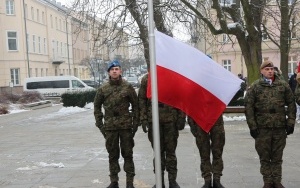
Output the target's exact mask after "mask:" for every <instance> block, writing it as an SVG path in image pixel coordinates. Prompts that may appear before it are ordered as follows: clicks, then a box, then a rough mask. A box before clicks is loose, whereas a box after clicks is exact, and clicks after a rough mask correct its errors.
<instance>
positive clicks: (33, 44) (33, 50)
mask: <svg viewBox="0 0 300 188" xmlns="http://www.w3.org/2000/svg"><path fill="white" fill-rule="evenodd" d="M32 52H35V35H32Z"/></svg>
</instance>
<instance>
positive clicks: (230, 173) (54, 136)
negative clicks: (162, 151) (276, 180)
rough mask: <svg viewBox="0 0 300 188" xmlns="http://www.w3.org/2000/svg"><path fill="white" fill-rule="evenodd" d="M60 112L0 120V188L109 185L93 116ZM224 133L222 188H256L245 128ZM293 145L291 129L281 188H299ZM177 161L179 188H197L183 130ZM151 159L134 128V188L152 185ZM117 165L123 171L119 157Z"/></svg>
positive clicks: (194, 161) (299, 155) (196, 168)
mask: <svg viewBox="0 0 300 188" xmlns="http://www.w3.org/2000/svg"><path fill="white" fill-rule="evenodd" d="M61 108H62V106H60V105H58V106H53V107H48V108H44V109H39V110H33V111H28V112H23V113H19V114H12V115H4V116H0V187H1V188H31V187H32V188H70V187H76V188H83V187H92V188H94V187H95V188H96V187H97V188H105V187H106V186H107V185H108V184H109V176H108V174H109V172H108V154H107V152H106V149H105V143H104V138H103V137H102V135H101V134H100V132H99V130H98V129H97V128H96V127H95V125H94V117H93V110H87V111H84V112H78V113H73V114H72V113H71V114H69V115H61V114H60V113H58V111H59V110H60V109H61ZM225 129H226V145H225V148H224V154H223V158H224V175H223V177H222V182H223V184H224V186H225V187H227V188H259V187H262V184H263V182H262V177H261V175H260V173H259V166H260V165H259V159H258V156H257V153H256V151H255V149H254V140H253V139H252V138H251V137H250V135H249V130H248V127H247V124H246V122H245V121H227V122H225ZM299 143H300V137H299V124H297V125H296V129H295V132H294V134H293V135H291V136H289V137H288V139H287V147H286V149H285V151H284V159H283V160H284V161H283V184H284V185H285V186H286V187H287V188H299V187H300V178H299V177H300V161H299V159H300V150H299V149H298V148H299ZM177 156H178V183H179V185H180V186H181V187H182V188H197V187H201V186H202V184H203V179H202V178H201V172H200V157H199V152H198V149H197V147H196V144H195V141H194V138H193V136H192V134H191V133H190V130H189V127H188V126H186V127H185V129H184V130H183V131H180V136H179V143H178V148H177ZM152 158H153V153H152V148H151V145H150V142H149V141H148V137H147V134H145V133H143V132H142V129H141V128H140V129H139V130H138V132H137V134H136V137H135V147H134V161H135V167H136V177H135V182H134V184H135V187H136V188H150V187H152V186H153V184H154V183H155V176H154V174H153V167H152ZM120 162H121V168H123V164H124V163H123V159H122V157H121V158H120ZM119 176H120V187H121V188H125V185H126V183H125V181H126V180H125V173H124V172H123V169H122V171H121V173H120V174H119ZM166 178H167V176H166V177H165V179H166ZM166 182H168V181H166ZM167 187H168V183H167Z"/></svg>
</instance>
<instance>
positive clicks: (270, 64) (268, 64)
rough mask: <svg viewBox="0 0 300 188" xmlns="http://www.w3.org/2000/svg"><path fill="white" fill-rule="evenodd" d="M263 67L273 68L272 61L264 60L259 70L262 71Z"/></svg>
mask: <svg viewBox="0 0 300 188" xmlns="http://www.w3.org/2000/svg"><path fill="white" fill-rule="evenodd" d="M265 67H274V64H273V63H272V61H269V60H266V61H264V62H263V63H262V64H261V65H260V69H263V68H265Z"/></svg>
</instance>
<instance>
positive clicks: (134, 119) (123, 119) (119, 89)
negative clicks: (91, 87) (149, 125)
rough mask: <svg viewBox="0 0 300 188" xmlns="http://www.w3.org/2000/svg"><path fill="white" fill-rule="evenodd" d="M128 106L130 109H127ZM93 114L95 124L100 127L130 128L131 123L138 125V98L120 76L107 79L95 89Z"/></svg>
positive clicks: (108, 128)
mask: <svg viewBox="0 0 300 188" xmlns="http://www.w3.org/2000/svg"><path fill="white" fill-rule="evenodd" d="M130 106H131V110H129V108H130ZM102 107H103V109H104V114H103V112H102ZM94 115H95V119H96V126H97V127H99V128H100V129H101V128H104V130H117V129H130V128H133V125H136V126H138V122H139V120H138V118H139V113H138V99H137V94H136V92H135V90H134V88H133V87H132V86H131V84H129V83H128V82H127V81H125V80H123V79H121V78H120V80H109V82H107V83H105V84H104V85H102V86H101V87H100V88H99V89H98V90H97V93H96V97H95V100H94ZM103 118H104V124H103V122H102V120H103Z"/></svg>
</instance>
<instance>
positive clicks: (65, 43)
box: [0, 0, 128, 92]
mask: <svg viewBox="0 0 300 188" xmlns="http://www.w3.org/2000/svg"><path fill="white" fill-rule="evenodd" d="M11 1H12V2H14V13H13V14H9V15H8V14H6V1H4V0H3V1H0V28H1V29H0V92H3V91H6V90H7V89H8V90H10V87H9V86H10V85H11V84H10V82H12V81H13V82H15V84H14V88H12V89H13V90H15V91H16V92H19V91H20V88H22V86H23V80H24V79H25V78H26V77H36V76H58V75H74V76H77V77H78V78H80V79H89V78H90V76H91V75H90V69H89V67H88V66H87V65H84V64H82V60H83V59H85V58H90V57H93V56H94V54H92V52H91V50H90V47H91V46H90V43H91V42H90V40H91V39H92V37H90V33H89V31H88V30H87V29H86V28H88V26H87V27H86V28H84V29H83V30H82V31H81V32H80V33H75V32H74V27H73V26H75V27H76V24H77V23H76V22H74V21H73V18H74V17H71V16H66V11H67V9H66V7H64V6H62V5H61V4H60V3H59V2H57V1H55V0H25V5H24V8H23V1H22V0H14V1H13V0H11ZM24 9H25V11H24ZM24 12H25V17H26V19H25V20H26V22H25V21H24ZM25 24H26V27H27V36H28V53H27V50H26V34H25V33H26V30H25ZM8 31H12V32H16V33H17V50H14V51H9V50H8V42H7V41H8V38H7V32H8ZM77 36H79V37H77ZM75 38H77V40H75ZM120 50H121V51H120ZM107 51H108V50H107ZM119 51H120V52H119ZM114 53H116V54H119V53H122V56H123V57H124V56H128V49H127V51H126V49H125V50H124V49H122V48H120V49H117V50H116V51H114ZM27 57H28V58H27ZM11 71H13V72H14V73H15V72H18V74H14V76H13V77H12V75H11ZM16 75H17V76H16ZM16 80H18V81H19V82H16Z"/></svg>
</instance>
